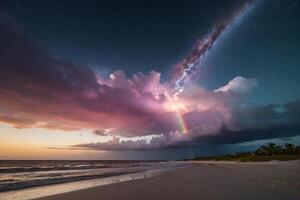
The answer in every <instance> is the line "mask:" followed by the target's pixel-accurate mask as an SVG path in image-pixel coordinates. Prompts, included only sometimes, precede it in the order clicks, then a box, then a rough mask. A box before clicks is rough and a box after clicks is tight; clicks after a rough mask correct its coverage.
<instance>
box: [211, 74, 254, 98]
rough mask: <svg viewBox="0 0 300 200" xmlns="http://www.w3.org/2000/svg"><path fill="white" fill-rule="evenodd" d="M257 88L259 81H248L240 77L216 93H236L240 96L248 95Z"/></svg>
mask: <svg viewBox="0 0 300 200" xmlns="http://www.w3.org/2000/svg"><path fill="white" fill-rule="evenodd" d="M256 86H257V80H256V79H255V78H252V79H246V78H244V77H241V76H238V77H235V78H234V79H232V80H231V81H229V82H228V84H227V85H225V86H222V87H220V88H218V89H216V90H215V91H216V92H235V93H238V94H246V93H248V92H249V91H251V90H252V89H253V88H254V87H256Z"/></svg>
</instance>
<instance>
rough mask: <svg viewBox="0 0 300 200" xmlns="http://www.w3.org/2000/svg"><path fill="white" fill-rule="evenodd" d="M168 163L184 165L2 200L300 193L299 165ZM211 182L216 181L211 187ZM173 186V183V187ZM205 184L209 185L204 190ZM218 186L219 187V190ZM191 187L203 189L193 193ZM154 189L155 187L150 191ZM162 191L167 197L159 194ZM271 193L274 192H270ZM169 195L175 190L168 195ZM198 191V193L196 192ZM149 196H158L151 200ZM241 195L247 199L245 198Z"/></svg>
mask: <svg viewBox="0 0 300 200" xmlns="http://www.w3.org/2000/svg"><path fill="white" fill-rule="evenodd" d="M172 162H173V163H179V164H181V163H184V164H185V165H182V166H181V167H178V168H171V169H170V168H169V169H166V168H165V169H158V170H149V171H146V172H139V173H133V174H125V175H120V176H113V177H108V178H101V179H90V180H84V181H76V182H70V183H63V184H54V185H49V186H41V187H33V188H28V189H22V190H17V191H8V192H3V193H0V194H1V195H0V200H8V199H16V200H26V199H36V200H55V199H61V200H72V199H74V200H77V199H84V198H86V196H88V198H87V199H90V200H94V199H95V200H96V199H98V197H99V198H100V197H101V200H102V199H109V200H115V199H116V200H117V199H120V197H116V195H115V192H114V191H118V192H119V193H122V194H123V196H124V198H123V197H122V198H121V199H139V198H143V199H149V200H150V199H168V198H170V199H174V200H176V199H180V198H178V197H179V196H181V195H182V194H184V193H186V192H189V194H188V196H190V197H189V198H186V199H197V196H198V195H204V194H205V195H206V199H223V198H220V197H215V196H214V195H215V194H214V192H213V190H214V189H215V188H218V189H222V192H221V193H222V195H223V196H226V195H229V194H230V193H235V192H234V191H235V190H236V189H238V190H244V192H242V193H241V194H235V195H237V197H236V198H237V199H247V197H248V196H249V194H248V193H250V194H255V193H256V192H255V191H258V192H257V193H258V194H255V196H252V199H253V198H254V197H255V199H259V198H257V195H262V196H263V197H265V196H267V197H270V198H273V199H300V192H298V191H300V160H294V161H267V162H236V161H211V160H207V161H202V160H201V161H172ZM180 180H181V181H180ZM212 180H217V181H216V183H213V182H212ZM174 181H175V182H176V184H174ZM207 183H209V184H208V185H207ZM210 184H211V185H210ZM218 184H220V186H217V185H218ZM228 184H229V185H231V187H227V186H226V185H228ZM187 185H191V187H192V189H191V188H185V187H186V186H187ZM195 185H196V186H197V185H198V186H201V187H200V188H194V187H195ZM152 186H156V187H157V188H155V187H154V188H152ZM222 187H223V188H222ZM224 187H225V188H224ZM253 187H254V188H253ZM178 188H185V189H184V190H187V191H180V190H178ZM160 189H161V190H164V191H169V192H163V193H161V192H160ZM253 189H255V190H253ZM274 189H276V190H275V191H274ZM153 190H154V191H153ZM172 190H174V191H173V192H170V191H172ZM260 190H261V191H260ZM277 190H278V191H277ZM129 191H131V192H134V193H135V194H136V197H135V196H131V193H130V192H129ZM141 191H144V192H146V193H149V195H146V196H145V195H144V194H143V193H144V192H142V193H141ZM200 191H201V194H200V193H199V192H200ZM207 191H210V192H207ZM259 191H260V192H259ZM262 191H263V192H262ZM153 194H156V195H155V196H153ZM244 194H247V195H246V196H243V195H244ZM210 195H212V196H210ZM231 195H232V194H231ZM239 195H240V196H239ZM147 196H149V197H151V198H149V197H147ZM161 196H164V198H161ZM250 196H251V195H250ZM125 197H126V198H125ZM137 197H139V198H137ZM278 197H280V198H278ZM182 198H183V197H182ZM228 198H229V197H228ZM262 199H263V198H262Z"/></svg>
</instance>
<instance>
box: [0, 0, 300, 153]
mask: <svg viewBox="0 0 300 200" xmlns="http://www.w3.org/2000/svg"><path fill="white" fill-rule="evenodd" d="M244 4H245V6H244ZM232 16H233V17H232ZM224 24H225V25H224ZM218 28H220V30H222V32H221V34H220V35H218V37H217V38H214V37H213V32H214V30H217V29H218ZM223 28H224V30H223ZM203 38H204V39H203ZM205 38H209V39H211V41H212V42H211V46H209V47H208V48H207V49H208V50H207V51H206V52H205V53H197V48H198V50H199V48H200V46H201V45H202V44H205V42H206V41H205ZM195 52H196V53H195ZM200 52H201V51H200ZM299 52H300V1H298V0H288V1H286V0H274V1H267V0H256V1H240V0H226V1H221V0H201V1H200V0H198V1H196V0H195V1H192V0H186V1H177V0H176V1H156V0H154V1H142V0H128V1H121V0H119V1H117V0H112V1H91V0H86V1H70V0H51V1H50V0H49V1H37V0H35V1H34V0H26V1H20V0H9V1H5V0H4V1H1V3H0V79H2V80H0V93H1V94H0V134H1V130H2V132H3V133H2V136H1V137H2V138H1V139H2V140H3V141H7V143H4V144H2V145H6V146H11V143H10V142H9V141H15V140H16V138H15V137H17V135H18V134H19V133H18V132H21V131H26V132H27V133H28V135H30V134H31V136H30V137H32V138H34V137H37V138H39V139H38V140H37V142H38V141H40V140H41V141H45V140H47V139H48V138H49V137H50V138H51V137H53V138H55V139H53V141H52V143H49V144H47V143H46V142H45V144H44V146H43V148H44V149H46V150H45V153H44V155H36V157H34V158H41V157H42V156H45V157H47V156H48V157H47V158H52V157H51V156H50V157H49V155H50V154H51V155H52V153H49V151H64V153H62V154H64V155H65V157H63V156H62V157H61V158H62V159H63V158H66V159H67V158H72V159H74V158H79V159H85V158H86V159H148V158H149V159H161V158H172V159H173V158H186V157H193V156H196V155H211V154H217V153H224V152H232V151H236V150H248V149H251V148H254V147H255V146H256V145H259V144H262V143H263V142H264V141H275V142H279V143H283V142H285V141H289V142H294V143H300V139H299V136H298V135H299V134H300V126H299V124H300V115H299V113H300V86H299V83H300V57H299ZM191 55H192V56H191ZM193 55H196V56H194V57H195V58H196V59H194V60H193V58H194V57H193ZM201 56H203V57H201ZM1 60H2V61H1ZM189 62H190V63H189ZM191 62H192V64H193V70H195V72H194V71H192V72H190V71H188V73H191V74H188V75H187V78H186V79H185V78H184V83H183V86H182V91H181V90H178V89H176V87H175V86H174V85H176V83H177V82H176V80H179V79H180V77H181V78H182V77H183V74H184V72H186V71H187V68H188V66H189V64H191ZM186 63H188V64H186ZM176 70H177V71H176ZM178 70H179V71H178ZM116 71H117V72H116ZM121 71H122V72H121ZM154 71H155V72H154ZM174 71H175V78H174ZM140 72H141V73H143V74H141V73H140ZM176 73H177V74H176ZM125 76H126V77H125ZM174 79H175V81H174ZM174 88H175V89H174ZM166 93H167V94H166ZM135 95H136V96H135ZM169 96H170V97H169ZM170 99H171V100H170ZM166 102H167V103H166ZM170 102H171V103H170ZM174 102H175V103H174ZM60 106H61V107H60ZM200 107H201V108H200ZM162 110H163V111H162ZM172 114H174V116H173V115H172ZM178 115H180V117H178ZM176 116H177V117H178V118H179V120H178V123H179V124H182V123H183V124H184V125H182V127H180V126H179V128H177V129H176V128H175V127H176V125H175V124H176V122H175V121H176V119H175V118H176ZM60 123H61V124H60ZM178 123H177V124H178ZM177 127H178V126H177ZM185 129H186V130H185ZM43 131H45V132H47V133H43ZM49 131H50V132H51V131H53V136H51V134H52V133H50V132H49ZM35 132H39V133H38V134H36V133H35ZM57 132H59V134H61V135H63V136H61V140H64V139H65V140H66V141H67V140H69V139H68V137H72V136H70V135H74V140H73V141H72V142H71V143H68V142H66V143H56V142H55V141H57V140H60V136H59V135H55V134H58V133H57ZM64 134H65V135H68V136H65V135H64ZM36 135H38V136H36ZM43 135H44V136H43ZM85 135H86V136H85ZM82 137H84V139H82V140H81V139H80V138H82ZM132 137H133V138H132ZM149 137H153V138H154V139H153V138H152V141H150V142H149V140H151V139H149ZM156 137H157V138H158V139H155V138H156ZM145 138H146V139H145ZM131 139H133V140H132V141H133V142H132V143H130V141H131ZM123 140H124V141H125V142H124V141H123ZM145 140H147V142H145ZM16 143H22V138H20V139H19V140H18V141H17V140H16ZM28 146H30V144H28ZM33 146H34V144H33ZM11 148H13V147H11ZM20 148H21V147H20ZM24 148H25V147H24ZM26 148H27V147H26ZM28 148H29V147H28ZM74 149H75V150H77V151H74ZM78 149H79V150H78ZM19 151H21V150H20V149H19V150H18V151H16V153H15V154H13V155H11V157H9V156H8V157H4V156H3V155H4V153H5V150H2V151H1V149H0V158H31V157H30V156H28V155H21V154H20V153H18V152H19ZM65 151H66V152H67V153H66V152H65ZM85 151H86V152H85ZM1 152H2V153H1ZM28 152H29V153H28V154H30V152H31V151H30V150H28ZM69 152H71V153H69ZM73 152H75V153H73ZM78 152H81V153H80V154H79V153H78ZM82 152H83V153H82ZM1 154H2V155H1ZM53 154H54V153H53ZM69 154H72V155H71V157H70V155H69ZM73 154H74V155H73ZM99 155H100V156H99ZM6 156H7V155H6ZM22 156H23V157H22ZM85 156H86V157H85ZM54 158H56V157H54Z"/></svg>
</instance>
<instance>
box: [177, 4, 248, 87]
mask: <svg viewBox="0 0 300 200" xmlns="http://www.w3.org/2000/svg"><path fill="white" fill-rule="evenodd" d="M253 7H254V1H252V0H251V1H246V2H245V3H244V4H243V5H242V6H241V7H240V8H239V9H238V10H237V11H236V12H234V13H233V14H232V15H231V16H230V17H228V18H226V19H224V20H222V21H220V22H219V23H217V24H216V25H215V26H214V28H213V29H212V31H211V32H210V33H209V34H208V35H206V36H205V37H204V38H203V39H201V40H199V41H198V42H197V43H196V48H195V49H194V50H193V51H192V53H191V54H190V55H189V56H188V57H186V58H185V59H183V60H182V61H181V62H180V63H179V64H177V65H176V66H175V72H174V76H173V81H174V83H175V90H176V91H178V92H181V91H182V90H183V86H184V83H185V82H186V81H187V80H188V79H189V78H190V76H191V75H192V74H193V72H195V71H196V70H197V69H198V68H199V66H200V65H201V62H202V61H203V60H204V59H205V58H206V57H207V55H208V53H209V52H210V50H211V49H212V48H213V47H214V46H215V45H216V43H217V42H218V41H219V40H220V39H221V38H222V36H223V35H224V34H225V33H227V32H228V31H229V30H230V29H232V27H233V26H234V25H236V24H237V23H238V22H239V21H241V20H242V19H243V18H244V16H245V15H247V14H248V13H249V12H250V11H251V10H253Z"/></svg>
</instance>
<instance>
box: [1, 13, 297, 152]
mask: <svg viewBox="0 0 300 200" xmlns="http://www.w3.org/2000/svg"><path fill="white" fill-rule="evenodd" d="M0 44H1V45H0V123H1V122H2V123H9V124H11V125H13V126H15V127H17V128H30V127H40V128H46V129H52V130H65V131H72V130H78V129H90V130H94V133H95V134H97V135H102V136H107V135H109V136H122V137H141V138H143V136H147V135H156V137H154V138H152V140H150V141H147V140H144V139H140V140H120V139H118V137H115V138H113V139H112V140H110V141H109V142H106V143H93V144H79V145H76V146H73V147H72V148H91V149H99V150H141V149H159V148H171V147H174V146H178V145H184V144H187V143H195V142H197V141H199V140H210V141H217V140H219V141H224V142H226V138H241V139H240V140H237V139H236V140H237V141H243V140H245V139H255V138H260V137H261V135H258V134H255V133H253V131H254V132H255V131H256V133H258V132H260V131H263V130H265V131H267V130H273V128H274V127H287V126H289V127H294V128H295V130H296V129H297V126H294V125H293V124H297V123H298V122H299V118H300V117H299V113H300V112H299V103H298V102H294V103H290V104H286V105H283V106H284V108H285V109H283V111H284V112H280V113H278V112H276V109H275V108H276V106H274V105H270V106H265V107H247V106H246V107H245V106H243V104H244V103H243V99H244V96H246V95H247V93H248V92H250V91H251V90H252V89H253V88H254V87H255V86H257V81H256V79H247V78H244V77H240V76H238V77H236V78H234V79H233V80H231V81H229V83H228V84H227V85H225V86H222V87H220V88H218V89H216V90H213V91H209V90H206V89H205V88H203V87H201V86H199V85H197V84H195V83H193V82H186V83H185V85H184V87H185V89H184V90H183V91H181V92H178V91H176V90H175V89H174V87H173V86H172V83H169V82H162V81H161V74H160V73H159V72H154V71H152V72H149V73H147V74H143V73H137V74H133V75H132V76H131V77H126V75H125V73H124V72H123V71H121V70H119V71H115V72H113V73H111V74H110V76H109V77H108V78H104V77H103V76H102V75H101V74H99V73H97V72H95V71H93V70H92V69H90V68H88V67H85V66H79V65H76V64H74V63H73V62H71V61H68V60H62V59H59V58H57V57H54V56H52V55H50V54H49V53H48V52H47V51H45V50H44V49H43V48H42V47H39V46H38V45H35V44H34V42H32V41H30V39H28V37H27V36H26V33H25V32H24V31H23V29H22V28H20V27H19V26H18V25H17V24H16V23H15V22H14V20H13V19H11V18H10V17H9V16H7V15H5V14H3V13H2V14H0ZM295 111H297V112H295ZM184 129H186V130H184ZM245 132H246V134H244V135H246V136H247V135H249V136H247V137H243V136H244V135H242V134H243V133H245ZM250 132H251V133H253V134H250ZM184 133H185V134H184ZM233 133H234V134H233ZM274 136H278V135H276V134H275V135H274ZM223 137H224V138H223ZM268 137H272V134H270V135H269V136H268ZM233 141H234V139H233Z"/></svg>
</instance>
